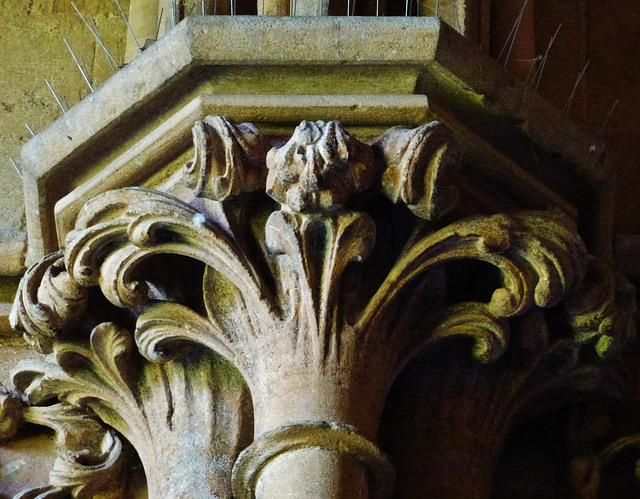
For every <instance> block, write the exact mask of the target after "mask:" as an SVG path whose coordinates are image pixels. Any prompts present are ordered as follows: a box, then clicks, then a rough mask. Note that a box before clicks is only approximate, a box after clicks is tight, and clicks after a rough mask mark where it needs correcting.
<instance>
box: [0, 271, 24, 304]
mask: <svg viewBox="0 0 640 499" xmlns="http://www.w3.org/2000/svg"><path fill="white" fill-rule="evenodd" d="M19 283H20V277H0V302H4V303H10V302H12V301H13V299H14V297H15V296H16V291H18V284H19Z"/></svg>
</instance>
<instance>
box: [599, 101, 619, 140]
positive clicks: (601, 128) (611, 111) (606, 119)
mask: <svg viewBox="0 0 640 499" xmlns="http://www.w3.org/2000/svg"><path fill="white" fill-rule="evenodd" d="M618 102H620V99H616V101H615V102H614V103H613V106H612V107H611V110H610V111H609V114H607V117H606V118H605V119H604V122H603V123H602V125H601V126H600V129H599V130H598V134H597V135H596V139H598V138H600V134H601V133H602V130H604V127H605V126H606V124H607V122H608V121H609V118H611V115H612V114H613V111H614V110H615V108H616V107H617V106H618Z"/></svg>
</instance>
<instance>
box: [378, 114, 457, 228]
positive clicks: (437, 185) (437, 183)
mask: <svg viewBox="0 0 640 499" xmlns="http://www.w3.org/2000/svg"><path fill="white" fill-rule="evenodd" d="M373 148H374V149H375V150H376V152H378V153H379V154H380V155H381V156H382V157H383V161H384V165H385V167H386V169H385V171H384V174H383V176H382V192H384V194H385V195H386V196H387V197H388V198H389V199H390V200H391V201H393V202H394V203H399V202H403V203H405V204H406V205H407V206H408V208H409V209H410V210H411V211H412V212H413V213H414V214H415V215H416V216H418V217H421V218H424V219H426V220H435V219H437V218H440V217H441V216H442V215H444V214H445V213H447V212H449V211H450V210H451V209H452V208H453V207H454V206H455V205H456V203H457V201H458V190H457V188H456V186H455V184H454V183H453V180H454V178H455V175H456V173H457V171H458V169H459V164H460V152H459V150H458V147H457V145H456V143H455V141H454V140H453V139H452V137H451V132H450V131H449V129H448V128H447V127H446V126H444V125H442V124H441V123H438V122H435V121H434V122H432V123H428V124H426V125H422V126H421V127H418V128H414V129H411V130H410V129H406V128H401V127H395V128H392V129H391V130H389V131H388V132H386V133H384V134H383V135H381V136H380V137H379V138H378V139H377V140H376V141H375V142H374V143H373Z"/></svg>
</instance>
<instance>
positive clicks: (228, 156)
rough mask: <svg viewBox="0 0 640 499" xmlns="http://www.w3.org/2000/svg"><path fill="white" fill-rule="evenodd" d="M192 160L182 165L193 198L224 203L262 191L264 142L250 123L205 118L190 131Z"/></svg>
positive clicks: (213, 117) (220, 118) (214, 117)
mask: <svg viewBox="0 0 640 499" xmlns="http://www.w3.org/2000/svg"><path fill="white" fill-rule="evenodd" d="M193 143H194V148H195V156H194V158H193V160H191V161H189V163H187V164H186V165H185V168H184V171H185V183H186V184H187V186H188V187H190V188H192V189H193V190H194V191H195V192H194V194H195V195H196V196H197V197H205V198H209V199H215V200H216V201H224V200H226V199H229V198H231V197H233V196H236V195H238V194H241V193H243V192H252V191H255V190H259V189H263V188H264V182H265V176H266V169H265V168H264V158H265V155H266V146H265V142H264V140H263V138H262V135H260V132H259V131H258V129H257V128H256V127H255V126H253V125H252V124H251V123H242V124H240V125H236V124H234V123H233V122H232V121H231V120H229V119H227V118H223V117H221V116H207V117H206V118H205V119H204V120H203V121H197V122H196V124H195V125H194V127H193Z"/></svg>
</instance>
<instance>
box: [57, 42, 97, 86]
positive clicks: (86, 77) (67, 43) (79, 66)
mask: <svg viewBox="0 0 640 499" xmlns="http://www.w3.org/2000/svg"><path fill="white" fill-rule="evenodd" d="M63 40H64V43H65V45H66V46H67V48H68V49H69V52H71V57H73V60H74V61H75V63H76V65H77V66H78V69H79V70H80V73H82V77H83V78H84V81H85V82H87V85H88V86H89V90H91V91H92V92H93V85H92V84H91V81H90V80H89V77H88V76H87V73H86V72H85V70H84V69H83V68H82V66H81V65H80V61H78V58H77V57H76V54H75V53H74V52H73V50H71V46H70V45H69V42H68V41H67V39H66V38H63Z"/></svg>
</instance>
